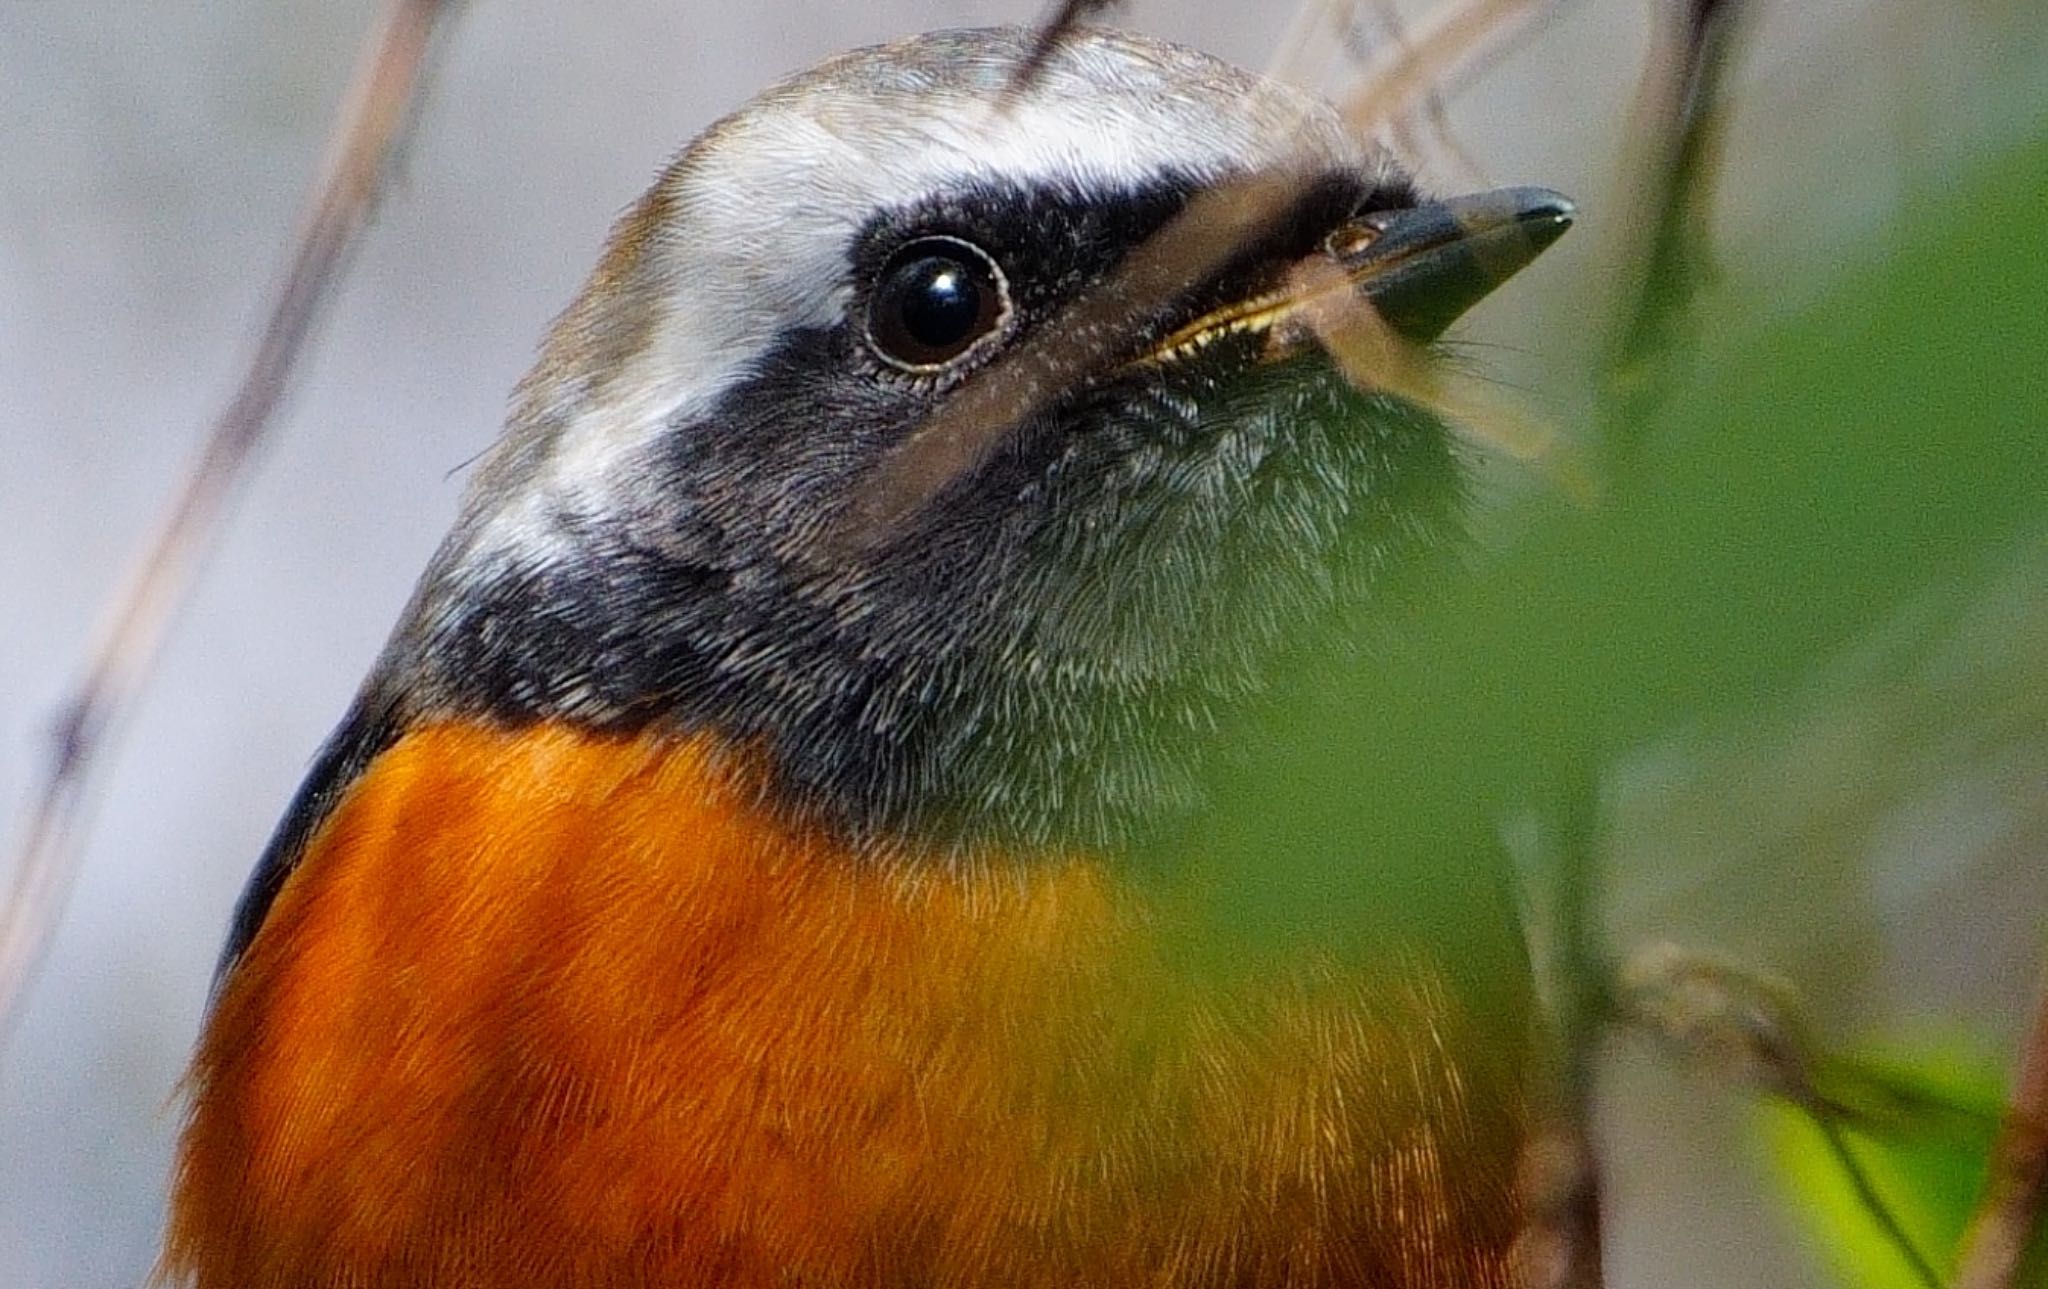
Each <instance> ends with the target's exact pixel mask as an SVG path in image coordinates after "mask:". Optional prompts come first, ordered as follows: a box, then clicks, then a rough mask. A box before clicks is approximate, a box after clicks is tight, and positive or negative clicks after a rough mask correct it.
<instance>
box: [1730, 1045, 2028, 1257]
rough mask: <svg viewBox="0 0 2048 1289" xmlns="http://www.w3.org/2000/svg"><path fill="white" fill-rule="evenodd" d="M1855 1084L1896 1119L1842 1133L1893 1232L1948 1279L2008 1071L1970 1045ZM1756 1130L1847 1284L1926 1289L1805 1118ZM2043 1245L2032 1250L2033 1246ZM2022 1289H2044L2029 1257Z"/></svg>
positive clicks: (1776, 1119) (1932, 1049)
mask: <svg viewBox="0 0 2048 1289" xmlns="http://www.w3.org/2000/svg"><path fill="white" fill-rule="evenodd" d="M1854 1064H1855V1066H1856V1067H1857V1070H1856V1075H1855V1077H1856V1078H1857V1079H1858V1080H1859V1081H1861V1082H1864V1083H1865V1084H1866V1085H1881V1086H1882V1087H1883V1088H1884V1089H1885V1090H1886V1091H1887V1092H1888V1093H1889V1095H1890V1096H1891V1097H1892V1099H1893V1102H1894V1112H1893V1113H1886V1112H1884V1111H1883V1110H1879V1111H1878V1112H1877V1113H1876V1114H1875V1115H1873V1116H1871V1117H1870V1118H1868V1119H1863V1120H1862V1121H1861V1122H1860V1123H1857V1124H1852V1125H1851V1126H1849V1128H1848V1130H1847V1131H1846V1132H1845V1133H1844V1134H1843V1136H1844V1139H1845V1141H1846V1148H1847V1149H1849V1150H1851V1151H1853V1152H1854V1156H1855V1162H1856V1166H1857V1167H1859V1168H1861V1169H1862V1171H1863V1173H1864V1175H1865V1176H1866V1177H1867V1178H1868V1180H1869V1183H1870V1185H1871V1187H1872V1188H1873V1189H1874V1190H1875V1191H1876V1192H1877V1194H1878V1196H1879V1197H1880V1199H1881V1201H1882V1202H1883V1204H1884V1206H1885V1209H1886V1211H1887V1212H1888V1213H1889V1214H1890V1216H1891V1218H1892V1220H1893V1221H1894V1222H1895V1223H1896V1224H1897V1227H1898V1230H1899V1232H1900V1233H1902V1234H1903V1235H1904V1236H1905V1238H1906V1239H1908V1240H1910V1241H1911V1242H1912V1246H1913V1248H1914V1249H1915V1250H1917V1251H1918V1253H1919V1255H1920V1256H1921V1257H1924V1258H1926V1259H1928V1260H1930V1261H1931V1262H1932V1263H1933V1265H1934V1267H1935V1269H1936V1271H1937V1274H1940V1275H1943V1276H1946V1275H1948V1274H1949V1273H1950V1272H1951V1271H1952V1269H1953V1268H1954V1266H1955V1264H1956V1257H1957V1254H1958V1252H1959V1246H1960V1244H1961V1241H1962V1237H1963V1233H1964V1230H1965V1228H1966V1227H1967V1226H1968V1223H1969V1220H1970V1215H1971V1212H1972V1211H1973V1209H1974V1207H1975V1205H1976V1202H1977V1197H1978V1195H1979V1193H1980V1192H1981V1191H1982V1189H1983V1185H1984V1176H1985V1162H1986V1159H1987V1157H1988V1156H1989V1153H1990V1150H1991V1141H1992V1137H1993V1135H1994V1134H1995V1133H1996V1132H1997V1130H1998V1123H1999V1117H2000V1113H2001V1110H2002V1108H2003V1105H2004V1091H2003V1089H2004V1082H2005V1066H2006V1064H2007V1063H2006V1062H2005V1061H2003V1060H2000V1059H1998V1058H1996V1057H1992V1056H1987V1055H1986V1054H1984V1053H1983V1052H1982V1051H1981V1050H1975V1049H1974V1045H1972V1044H1969V1043H1967V1042H1962V1043H1957V1042H1949V1043H1927V1044H1922V1045H1920V1046H1919V1047H1917V1048H1915V1049H1913V1050H1910V1051H1907V1050H1900V1051H1895V1052H1891V1053H1887V1054H1883V1055H1876V1056H1870V1057H1865V1058H1860V1059H1858V1060H1857V1061H1856V1062H1855V1063H1854ZM1761 1126H1762V1131H1763V1133H1764V1136H1765V1140H1766V1141H1767V1143H1768V1145H1769V1148H1770V1154H1771V1157H1772V1159H1773V1162H1774V1163H1775V1165H1776V1167H1777V1170H1778V1173H1779V1176H1780V1178H1781V1179H1782V1181H1783V1183H1784V1187H1785V1191H1786V1193H1787V1195H1788V1196H1789V1197H1790V1198H1791V1200H1792V1202H1793V1203H1792V1207H1793V1211H1794V1212H1795V1213H1797V1214H1798V1215H1799V1217H1800V1218H1801V1219H1802V1220H1803V1222H1804V1224H1805V1226H1806V1227H1807V1228H1808V1230H1809V1231H1810V1233H1811V1234H1812V1236H1813V1237H1814V1240H1815V1242H1816V1243H1817V1244H1818V1245H1819V1246H1820V1249H1821V1250H1822V1252H1823V1255H1824V1257H1825V1259H1826V1260H1827V1261H1828V1262H1829V1263H1830V1264H1831V1265H1833V1266H1834V1267H1835V1268H1836V1269H1837V1271H1838V1272H1839V1273H1840V1274H1841V1277H1842V1283H1844V1284H1852V1285H1859V1286H1864V1287H1865V1289H1925V1286H1926V1281H1925V1280H1924V1278H1922V1277H1921V1276H1920V1275H1919V1274H1917V1273H1916V1272H1915V1270H1914V1268H1913V1267H1912V1266H1911V1265H1910V1264H1909V1262H1908V1261H1907V1258H1906V1256H1905V1255H1904V1254H1903V1253H1902V1252H1901V1251H1900V1250H1899V1248H1898V1245H1897V1242H1896V1240H1895V1239H1894V1238H1893V1236H1892V1235H1891V1234H1890V1233H1888V1232H1887V1231H1885V1230H1884V1229H1883V1227H1882V1226H1881V1225H1880V1224H1879V1222H1878V1221H1877V1220H1876V1219H1875V1218H1874V1216H1873V1215H1872V1213H1871V1211H1870V1208H1869V1206H1868V1204H1867V1203H1866V1202H1865V1201H1864V1199H1863V1197H1862V1195H1861V1194H1860V1193H1859V1191H1858V1188H1857V1186H1856V1184H1855V1182H1854V1180H1853V1179H1852V1178H1851V1177H1850V1175H1849V1173H1848V1171H1847V1169H1846V1167H1845V1166H1844V1162H1843V1160H1842V1159H1841V1158H1840V1156H1839V1154H1838V1153H1837V1152H1836V1150H1835V1149H1834V1148H1833V1146H1832V1145H1831V1144H1830V1143H1829V1142H1828V1140H1827V1139H1826V1138H1825V1137H1824V1136H1823V1134H1822V1133H1821V1131H1820V1129H1819V1127H1818V1126H1817V1125H1816V1124H1815V1122H1814V1121H1813V1119H1812V1118H1811V1117H1810V1116H1808V1115H1807V1114H1805V1113H1803V1112H1802V1111H1799V1110H1797V1109H1794V1108H1793V1107H1791V1106H1789V1105H1785V1104H1783V1103H1774V1104H1771V1105H1769V1106H1767V1107H1766V1108H1765V1110H1764V1112H1763V1115H1762V1117H1761ZM2039 1243H2040V1242H2039V1241H2036V1244H2037V1246H2038V1245H2039ZM2022 1283H2023V1284H2024V1285H2026V1286H2029V1287H2033V1289H2040V1287H2043V1286H2048V1259H2044V1257H2043V1256H2042V1250H2041V1249H2040V1248H2038V1247H2037V1248H2036V1249H2035V1251H2034V1255H2033V1256H2032V1257H2031V1258H2030V1260H2029V1263H2028V1267H2027V1270H2026V1273H2025V1276H2024V1278H2023V1281H2022Z"/></svg>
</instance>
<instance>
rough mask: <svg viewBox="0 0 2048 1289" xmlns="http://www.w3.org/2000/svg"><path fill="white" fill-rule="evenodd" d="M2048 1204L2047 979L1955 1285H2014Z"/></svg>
mask: <svg viewBox="0 0 2048 1289" xmlns="http://www.w3.org/2000/svg"><path fill="white" fill-rule="evenodd" d="M2044 1207H2048V984H2044V985H2043V987H2042V990H2041V995H2040V997H2039V999H2038V1000H2036V1002H2035V1004H2034V1019H2033V1024H2032V1028H2031V1029H2030V1030H2029V1031H2028V1033H2027V1037H2026V1045H2025V1046H2024V1047H2023V1048H2022V1049H2021V1052H2020V1070H2019V1079H2018V1082H2017V1083H2015V1084H2014V1086H2013V1091H2012V1103H2011V1104H2010V1105H2009V1106H2007V1107H2006V1114H2005V1124H2004V1126H2003V1127H2002V1128H2001V1129H2000V1130H1999V1134H1998V1140H1997V1141H1996V1142H1994V1143H1993V1144H1992V1147H1991V1170H1990V1174H1989V1176H1987V1177H1986V1178H1985V1182H1984V1194H1983V1196H1982V1197H1981V1198H1980V1199H1979V1200H1978V1201H1977V1211H1976V1213H1975V1214H1974V1215H1973V1216H1972V1217H1971V1219H1970V1229H1969V1234H1968V1236H1966V1237H1965V1239H1964V1241H1963V1260H1962V1267H1961V1270H1960V1271H1958V1272H1957V1274H1956V1283H1955V1289H2017V1287H2018V1285H2019V1274H2020V1263H2021V1261H2022V1259H2023V1258H2024V1256H2025V1254H2026V1251H2027V1244H2028V1242H2029V1241H2030V1240H2031V1239H2032V1238H2033V1236H2034V1234H2035V1233H2036V1232H2037V1231H2038V1230H2039V1229H2040V1226H2041V1214H2042V1210H2043V1208H2044Z"/></svg>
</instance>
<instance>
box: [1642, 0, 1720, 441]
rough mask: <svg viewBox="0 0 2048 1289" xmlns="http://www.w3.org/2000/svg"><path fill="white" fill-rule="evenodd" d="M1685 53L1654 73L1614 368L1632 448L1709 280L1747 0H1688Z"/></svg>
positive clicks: (1662, 394) (1665, 385)
mask: <svg viewBox="0 0 2048 1289" xmlns="http://www.w3.org/2000/svg"><path fill="white" fill-rule="evenodd" d="M1681 3H1682V4H1683V5H1684V14H1683V26H1682V28H1681V30H1680V34H1679V41H1678V45H1677V51H1676V53H1675V54H1674V56H1673V58H1672V60H1671V64H1670V66H1669V67H1667V68H1665V69H1663V72H1662V75H1661V78H1660V77H1658V76H1651V77H1648V78H1646V80H1645V86H1646V102H1645V106H1644V107H1643V109H1642V111H1641V116H1642V119H1643V121H1644V122H1645V128H1644V129H1643V130H1642V131H1641V139H1642V146H1643V147H1644V149H1645V154H1644V157H1643V169H1644V173H1643V175H1642V178H1641V181H1640V187H1639V202H1640V210H1641V212H1642V215H1643V218H1642V219H1641V220H1640V221H1638V222H1639V223H1640V224H1641V225H1644V226H1647V227H1648V229H1649V235H1648V242H1647V244H1646V245H1645V247H1644V249H1643V255H1642V261H1641V264H1640V266H1639V267H1638V269H1637V272H1636V277H1635V284H1634V298H1633V299H1632V300H1631V301H1630V302H1629V304H1628V306H1627V320H1626V321H1625V322H1624V323H1623V325H1622V329H1621V333H1620V337H1619V339H1618V340H1617V342H1616V344H1615V347H1614V351H1613V354H1612V357H1611V359H1610V362H1609V365H1608V372H1607V402H1608V438H1609V441H1610V443H1611V444H1612V445H1614V446H1615V447H1617V448H1621V449H1624V450H1625V449H1627V448H1628V447H1629V446H1630V445H1631V444H1632V443H1633V442H1634V441H1635V439H1636V438H1637V437H1638V436H1639V435H1640V434H1641V430H1642V426H1643V425H1644V424H1645V423H1647V421H1648V420H1649V418H1650V415H1651V414H1652V413H1653V412H1654V411H1655V410H1656V408H1657V407H1658V405H1660V404H1661V403H1662V402H1663V401H1664V399H1665V398H1666V397H1667V396H1668V394H1669V393H1670V387H1671V384H1672V382H1673V379H1674V377H1675V375H1676V371H1677V363H1676V361H1675V360H1677V359H1679V358H1680V357H1682V355H1683V353H1684V345H1683V343H1682V342H1683V341H1684V340H1685V338H1686V333H1685V324H1686V322H1687V320H1688V319H1689V317H1690V316H1691V310H1692V305H1693V301H1694V299H1695V298H1696V297H1697V296H1698V294H1699V291H1700V288H1701V287H1702V286H1703V285H1705V283H1706V281H1707V277H1708V259H1707V253H1706V247H1707V245H1708V243H1709V238H1708V233H1707V214H1708V206H1709V203H1710V201H1711V199H1712V196H1713V189H1714V182H1715V180H1716V178H1717V177H1718V171H1719V167H1718V164H1717V163H1718V160H1719V158H1718V155H1717V153H1716V151H1715V143H1716V141H1717V139H1718V138H1719V131H1720V125H1721V119H1722V118H1721V90H1722V82H1723V80H1724V79H1725V77H1726V75H1727V72H1728V70H1729V67H1730V66H1731V64H1732V63H1733V61H1734V59H1733V55H1734V53H1735V43H1736V35H1737V33H1738V30H1739V28H1740V25H1741V22H1742V17H1743V14H1744V13H1745V12H1746V11H1747V6H1746V4H1745V3H1744V0H1681Z"/></svg>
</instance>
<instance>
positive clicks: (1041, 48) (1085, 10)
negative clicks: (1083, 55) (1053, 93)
mask: <svg viewBox="0 0 2048 1289" xmlns="http://www.w3.org/2000/svg"><path fill="white" fill-rule="evenodd" d="M1116 5H1117V0H1059V4H1058V5H1056V6H1055V7H1054V8H1053V11H1052V13H1051V14H1050V15H1049V16H1048V17H1047V18H1046V20H1045V21H1044V22H1042V23H1040V24H1039V26H1038V38H1037V39H1036V40H1034V41H1032V42H1031V52H1029V53H1027V54H1025V55H1024V61H1023V62H1022V63H1020V64H1018V67H1017V71H1016V74H1015V75H1014V76H1012V77H1011V78H1010V85H1009V89H1008V96H1009V97H1010V98H1013V99H1014V98H1015V97H1016V96H1017V95H1019V94H1022V93H1023V92H1024V91H1025V90H1027V89H1029V88H1031V84H1032V82H1034V81H1036V80H1037V79H1038V74H1039V73H1040V72H1042V71H1044V70H1045V61H1046V60H1047V59H1048V58H1051V57H1052V52H1053V51H1054V50H1055V49H1058V48H1059V47H1060V42H1061V41H1063V40H1065V39H1066V38H1067V37H1068V36H1069V35H1071V34H1072V33H1073V31H1074V29H1075V28H1076V27H1079V26H1081V25H1082V24H1083V23H1085V22H1087V21H1088V20H1089V19H1090V18H1093V17H1095V16H1096V15H1098V14H1102V13H1106V12H1107V11H1109V10H1111V9H1114V8H1115V7H1116Z"/></svg>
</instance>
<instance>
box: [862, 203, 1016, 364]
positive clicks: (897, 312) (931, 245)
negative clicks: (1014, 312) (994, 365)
mask: <svg viewBox="0 0 2048 1289" xmlns="http://www.w3.org/2000/svg"><path fill="white" fill-rule="evenodd" d="M1009 313H1010V299H1009V286H1008V283H1007V282H1005V281H1004V278H1003V271H1002V270H1001V269H999V268H997V267H996V262H995V261H994V260H992V259H990V258H989V256H988V254H987V252H985V251H983V250H982V249H981V248H980V247H978V246H975V245H974V244H973V243H971V242H963V241H961V240H960V239H959V238H957V237H920V238H918V239H917V240H915V241H913V242H908V243H905V244H904V245H903V246H902V247H900V248H898V250H897V251H896V253H895V254H894V255H891V256H890V257H889V261H888V263H886V264H884V265H883V266H882V272H881V274H880V275H879V276H878V277H877V278H876V279H875V287H874V290H873V291H872V292H871V293H870V294H869V296H868V320H867V321H868V344H869V346H870V347H872V348H873V349H874V351H875V353H876V354H878V355H879V356H880V357H881V358H882V359H883V361H885V362H888V363H890V364H892V365H894V366H897V367H902V368H905V369H907V370H910V371H918V372H928V371H936V370H938V369H940V368H944V367H946V366H949V365H950V364H952V363H953V362H955V361H956V360H957V359H959V358H960V357H961V356H962V355H963V354H965V353H967V352H968V351H969V350H971V349H973V348H974V347H975V345H976V344H977V343H978V342H980V341H981V340H983V339H984V338H986V337H988V336H991V335H994V334H995V333H996V332H997V331H998V330H999V329H1000V328H1001V327H1002V325H1003V321H1004V319H1005V318H1007V317H1008V316H1009Z"/></svg>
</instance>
